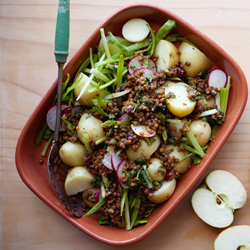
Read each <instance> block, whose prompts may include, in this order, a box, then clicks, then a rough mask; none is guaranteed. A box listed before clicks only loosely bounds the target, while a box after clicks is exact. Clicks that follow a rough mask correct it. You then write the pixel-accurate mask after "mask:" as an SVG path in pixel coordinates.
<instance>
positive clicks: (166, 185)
mask: <svg viewBox="0 0 250 250" xmlns="http://www.w3.org/2000/svg"><path fill="white" fill-rule="evenodd" d="M175 188H176V179H172V180H171V181H165V180H164V181H163V182H162V186H161V187H160V188H159V189H158V190H157V191H155V192H154V193H153V196H151V197H150V196H148V199H149V200H151V201H152V202H154V203H162V202H164V201H166V200H168V199H169V198H170V197H171V196H172V194H173V193H174V191H175Z"/></svg>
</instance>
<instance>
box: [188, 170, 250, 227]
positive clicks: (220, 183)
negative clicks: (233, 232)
mask: <svg viewBox="0 0 250 250" xmlns="http://www.w3.org/2000/svg"><path fill="white" fill-rule="evenodd" d="M246 201H247V193H246V190H245V188H244V186H243V184H242V183H241V181H240V180H239V179H238V178H237V177H236V176H235V175H233V174H231V173H230V172H228V171H225V170H215V171H213V172H211V173H210V174H208V175H207V177H206V178H205V181H204V183H203V185H202V186H200V187H199V188H198V189H197V190H196V191H195V192H194V193H193V196H192V200H191V202H192V206H193V209H194V211H195V213H196V214H197V215H198V216H199V217H200V219H202V220H203V221H204V222H206V223H207V224H208V225H210V226H213V227H218V228H224V227H227V226H229V225H230V224H231V223H232V222H233V219H234V210H235V209H239V208H241V207H243V206H244V205H245V203H246Z"/></svg>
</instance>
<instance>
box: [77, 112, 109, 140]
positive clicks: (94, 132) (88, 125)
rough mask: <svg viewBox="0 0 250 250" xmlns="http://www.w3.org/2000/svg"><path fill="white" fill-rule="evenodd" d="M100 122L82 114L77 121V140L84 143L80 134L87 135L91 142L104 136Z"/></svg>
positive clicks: (89, 115)
mask: <svg viewBox="0 0 250 250" xmlns="http://www.w3.org/2000/svg"><path fill="white" fill-rule="evenodd" d="M102 123H103V122H102V121H101V120H99V119H97V118H95V117H94V116H92V115H91V114H87V113H84V114H83V115H82V117H81V118H80V120H79V123H78V127H77V128H76V131H77V134H78V137H79V139H80V140H81V142H82V143H84V139H83V136H82V134H87V135H88V137H89V139H90V140H91V141H93V142H96V141H97V140H99V139H101V138H102V137H104V136H105V134H104V131H103V127H102Z"/></svg>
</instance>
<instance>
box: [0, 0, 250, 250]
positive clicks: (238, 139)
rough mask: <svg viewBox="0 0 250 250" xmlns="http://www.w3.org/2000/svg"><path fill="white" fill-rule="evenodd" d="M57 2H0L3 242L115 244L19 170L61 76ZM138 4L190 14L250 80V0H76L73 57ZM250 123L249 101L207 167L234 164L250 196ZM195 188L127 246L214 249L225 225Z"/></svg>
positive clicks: (17, 245)
mask: <svg viewBox="0 0 250 250" xmlns="http://www.w3.org/2000/svg"><path fill="white" fill-rule="evenodd" d="M57 3H58V1H56V0H36V1H33V0H22V1H18V0H1V1H0V117H1V118H0V223H1V226H0V249H25V250H26V249H111V248H112V247H111V246H108V245H104V244H102V243H100V242H98V241H96V240H94V239H92V238H90V237H88V236H87V235H85V234H83V233H82V232H80V231H79V230H77V229H76V228H75V227H73V226H72V225H71V224H69V223H68V222H66V221H65V220H64V219H63V218H61V217H59V216H58V215H57V214H56V213H55V212H54V211H52V210H51V209H50V208H49V207H47V206H46V205H45V204H44V203H43V202H42V201H40V200H39V199H38V198H37V197H36V196H35V195H34V194H33V193H32V192H31V191H30V190H29V189H28V188H27V187H26V186H25V185H24V184H23V182H22V181H21V179H20V177H19V175H18V173H17V171H16V166H15V147H16V143H17V140H18V136H19V134H20V132H21V130H22V128H23V126H24V125H25V123H26V121H27V119H28V118H29V116H30V115H31V113H32V111H33V110H34V108H35V107H36V105H37V104H38V103H39V101H40V100H41V98H42V97H43V96H44V95H45V93H46V92H47V90H48V89H49V88H50V86H51V84H52V83H53V81H54V79H55V78H56V76H57V65H56V63H55V61H54V54H53V49H54V31H55V22H56V13H57ZM134 3H153V4H154V5H158V6H161V7H163V8H165V9H168V10H170V11H172V12H174V13H175V14H177V15H179V16H181V17H182V18H183V19H185V20H187V21H188V22H189V23H190V24H192V25H193V26H195V27H196V28H198V29H199V30H200V31H201V32H203V33H204V34H206V35H207V36H208V37H210V38H211V39H212V40H214V41H215V42H216V43H218V44H219V45H220V46H221V47H223V48H224V49H225V50H226V51H227V52H228V53H229V54H230V55H231V56H232V57H233V58H234V59H235V60H236V61H237V62H238V63H239V65H240V66H241V67H242V69H243V71H244V72H245V75H246V78H247V80H248V82H250V70H249V58H250V46H249V41H250V2H249V0H238V1H235V0H220V1H217V0H210V1H203V0H202V1H198V0H194V1H184V0H175V1H164V0H155V1H154V2H153V1H149V0H145V1H142V0H137V1H136V2H134V1H133V0H126V1H120V0H106V1H102V0H93V1H86V0H71V14H70V15H71V27H70V49H69V52H70V56H69V58H68V60H70V58H71V57H72V56H73V55H74V54H75V52H76V51H77V50H78V48H79V47H80V46H81V44H82V43H84V41H86V39H87V38H88V37H89V35H90V34H91V33H92V32H93V31H94V30H95V28H96V27H97V26H98V25H99V24H100V23H102V22H103V21H104V20H105V19H106V18H107V17H108V16H110V15H111V14H113V13H114V12H115V11H117V10H119V9H120V8H122V7H124V6H125V5H130V4H134ZM249 125H250V105H249V103H248V104H247V106H246V109H245V112H244V113H243V116H242V117H241V119H240V122H239V124H238V125H237V127H236V128H235V130H234V131H233V133H232V134H231V136H230V137H229V139H228V141H227V142H226V144H225V145H224V146H223V148H222V149H221V151H220V152H219V154H218V155H217V157H216V159H215V160H214V161H213V163H212V164H211V166H210V167H209V169H208V171H211V170H213V169H227V170H229V171H231V172H233V173H235V174H236V175H237V176H238V177H239V178H240V179H241V180H242V182H243V183H244V185H245V187H246V189H247V191H248V195H249V197H250V194H249V190H250V129H249ZM208 171H207V172H208ZM197 185H198V184H197ZM197 185H196V186H197ZM193 190H194V189H193ZM193 190H192V191H191V192H190V193H189V194H188V195H187V196H186V197H185V199H184V200H183V201H182V202H181V203H180V204H179V205H178V206H177V208H176V209H175V210H174V211H173V212H172V213H171V215H170V216H169V217H168V218H167V219H166V220H165V221H164V222H163V223H162V224H161V225H160V226H159V227H158V228H157V229H156V230H155V231H154V232H153V233H152V234H151V235H150V236H148V237H147V238H146V239H144V240H142V241H141V242H138V243H136V244H134V245H131V246H128V247H123V249H130V250H133V249H138V248H140V249H153V248H156V247H157V249H159V250H160V249H172V250H177V249H178V250H179V249H184V248H185V249H192V250H196V249H197V250H198V249H204V250H209V249H212V248H213V242H214V239H215V237H216V236H217V234H218V233H219V232H220V231H221V230H219V229H214V228H211V227H209V226H207V225H206V224H204V223H203V222H202V221H201V220H200V219H199V218H198V217H197V216H196V215H195V213H194V212H193V210H192V207H191V204H190V198H191V194H192V192H193ZM249 211H250V199H248V202H247V204H246V206H245V207H244V208H242V209H241V210H240V211H239V212H238V213H237V214H236V216H235V221H234V223H233V224H234V225H236V224H248V225H250V212H249Z"/></svg>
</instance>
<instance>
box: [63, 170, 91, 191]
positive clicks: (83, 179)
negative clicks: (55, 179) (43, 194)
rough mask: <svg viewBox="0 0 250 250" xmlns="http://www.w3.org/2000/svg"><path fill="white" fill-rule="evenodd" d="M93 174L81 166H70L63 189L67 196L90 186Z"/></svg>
mask: <svg viewBox="0 0 250 250" xmlns="http://www.w3.org/2000/svg"><path fill="white" fill-rule="evenodd" d="M93 179H94V176H93V175H92V174H90V173H89V171H88V170H87V169H86V168H85V167H82V166H77V167H74V168H71V169H70V170H69V172H68V174H67V177H66V180H65V191H66V194H67V195H68V196H71V195H75V194H77V193H79V192H83V191H84V190H86V189H89V188H91V183H92V180H93Z"/></svg>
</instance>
